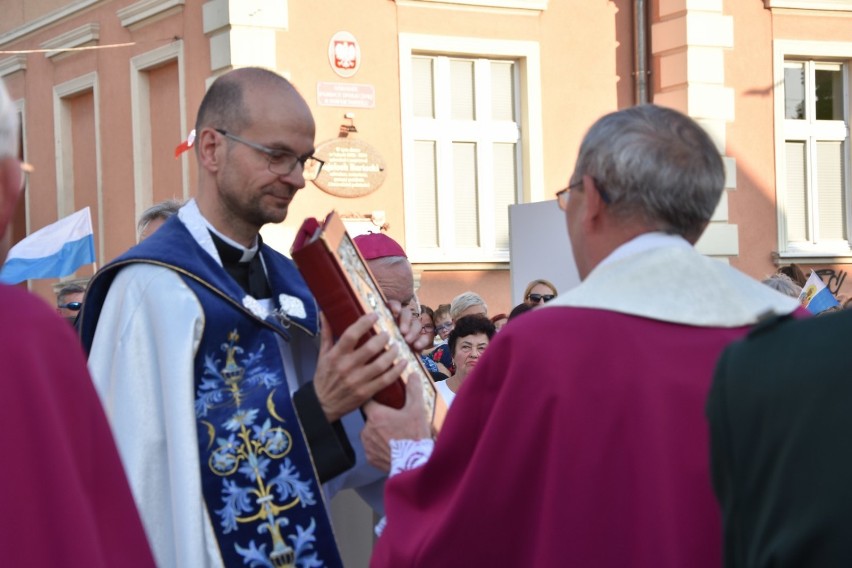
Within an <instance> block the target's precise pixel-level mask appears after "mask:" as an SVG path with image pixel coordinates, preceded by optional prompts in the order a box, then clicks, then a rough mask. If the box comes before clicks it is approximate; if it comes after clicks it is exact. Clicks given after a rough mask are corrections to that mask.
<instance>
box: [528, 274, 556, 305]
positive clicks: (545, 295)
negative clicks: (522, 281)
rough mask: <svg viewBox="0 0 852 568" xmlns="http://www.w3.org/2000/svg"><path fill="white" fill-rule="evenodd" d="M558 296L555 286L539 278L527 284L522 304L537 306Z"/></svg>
mask: <svg viewBox="0 0 852 568" xmlns="http://www.w3.org/2000/svg"><path fill="white" fill-rule="evenodd" d="M558 295H559V293H558V292H557V291H556V286H554V285H553V283H552V282H550V281H548V280H543V279H541V278H539V279H538V280H533V281H532V282H530V283H529V284H527V289H526V290H524V302H526V303H527V304H529V305H531V306H538V305H540V304H543V303H545V302H549V301H550V300H552V299H553V298H555V297H556V296H558Z"/></svg>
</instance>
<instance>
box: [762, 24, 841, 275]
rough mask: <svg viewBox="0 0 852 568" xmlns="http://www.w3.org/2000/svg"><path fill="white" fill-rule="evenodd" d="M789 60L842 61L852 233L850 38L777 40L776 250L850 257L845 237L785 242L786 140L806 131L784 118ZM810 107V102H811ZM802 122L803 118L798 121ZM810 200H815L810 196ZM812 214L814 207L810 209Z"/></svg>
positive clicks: (791, 255) (798, 255)
mask: <svg viewBox="0 0 852 568" xmlns="http://www.w3.org/2000/svg"><path fill="white" fill-rule="evenodd" d="M789 60H802V61H808V60H810V61H814V60H815V61H823V60H825V61H832V62H837V63H843V64H844V66H845V69H846V71H845V75H844V88H843V94H844V105H845V107H844V116H845V120H846V132H845V147H844V152H845V156H844V170H845V171H844V179H845V182H846V189H845V191H846V211H845V215H846V227H847V238H848V237H849V235H851V234H852V215H851V214H850V205H852V180H850V164H852V143H850V142H852V140H850V133H849V124H850V105H849V96H850V95H849V76H848V75H849V67H850V65H852V43H849V42H819V41H796V40H776V41H775V42H774V44H773V63H774V65H773V67H774V84H775V86H776V88H775V179H776V187H775V188H776V204H777V207H776V211H777V215H778V253H779V256H780V257H781V258H788V259H803V258H811V259H816V260H815V261H816V262H818V261H819V259H826V261H833V260H837V259H847V258H848V259H850V260H852V246H850V242H849V241H848V240H844V241H822V242H816V243H798V242H792V243H791V242H787V220H786V188H787V164H786V142H787V141H788V140H804V139H805V138H806V137H805V132H802V125H798V124H796V123H798V122H800V121H796V120H787V119H786V117H785V101H784V79H785V77H784V69H785V63H786V62H787V61H789ZM810 106H811V107H812V106H813V105H812V104H810ZM813 112H814V109H813V108H809V109H808V114H807V116H813ZM801 122H804V121H801ZM826 122H827V123H828V124H826V125H825V128H826V129H827V133H829V134H830V136H829V139H836V138H837V136H838V132H836V130H837V126H836V125H832V124H831V122H832V121H826ZM814 159H815V156H814V152H811V153H810V155H809V156H808V164H811V163H813V162H812V161H813V160H814ZM811 203H814V201H813V200H812V201H811ZM811 214H812V215H813V211H811Z"/></svg>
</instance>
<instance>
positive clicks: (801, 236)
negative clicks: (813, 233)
mask: <svg viewBox="0 0 852 568" xmlns="http://www.w3.org/2000/svg"><path fill="white" fill-rule="evenodd" d="M785 147H786V150H787V152H786V154H787V193H786V195H785V202H786V209H787V240H788V241H800V242H801V241H807V240H809V238H808V221H807V219H808V202H807V195H806V188H807V181H806V171H807V169H806V165H807V163H806V160H805V143H804V142H791V141H787V143H786V144H785Z"/></svg>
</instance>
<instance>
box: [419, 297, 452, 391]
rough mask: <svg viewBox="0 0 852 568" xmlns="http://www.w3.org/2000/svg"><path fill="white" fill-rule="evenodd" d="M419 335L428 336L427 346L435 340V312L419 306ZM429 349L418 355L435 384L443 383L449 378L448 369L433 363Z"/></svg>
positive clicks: (438, 362)
mask: <svg viewBox="0 0 852 568" xmlns="http://www.w3.org/2000/svg"><path fill="white" fill-rule="evenodd" d="M420 333H421V334H422V335H426V336H429V339H430V342H429V345H432V342H433V341H434V340H435V312H433V311H432V308H430V307H429V306H420ZM430 351H431V348H427V349H424V350H423V351H422V352H421V353H420V359H421V360H422V361H423V365H424V366H425V367H426V370H427V371H429V374H430V375H432V380H433V381H435V382H439V381H445V380H447V377H449V376H450V371H449V369H447V368H446V366H445V365H444V364H442V363H441V362H440V361H435V360H433V359H432V357H430V356H429V352H430Z"/></svg>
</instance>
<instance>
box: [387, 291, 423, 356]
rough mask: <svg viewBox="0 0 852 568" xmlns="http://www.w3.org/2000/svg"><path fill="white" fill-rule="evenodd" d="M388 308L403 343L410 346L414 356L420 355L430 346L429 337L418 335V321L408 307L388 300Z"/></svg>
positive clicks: (420, 327)
mask: <svg viewBox="0 0 852 568" xmlns="http://www.w3.org/2000/svg"><path fill="white" fill-rule="evenodd" d="M388 307H389V308H390V310H391V313H393V317H395V318H396V323H397V325H398V326H399V331H400V332H401V333H402V336H403V337H404V338H405V342H406V343H408V344H409V345H410V346H411V350H412V351H414V353H415V354H420V352H421V351H423V350H424V349H426V348H427V347H429V346H430V345H429V336H428V335H423V334H422V333H420V330H421V329H422V326H421V325H420V319H419V318H416V317H414V314H412V313H411V309H410V308H409V307H408V306H405V307H403V306H402V304H400V303H399V302H397V301H396V300H388Z"/></svg>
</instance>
